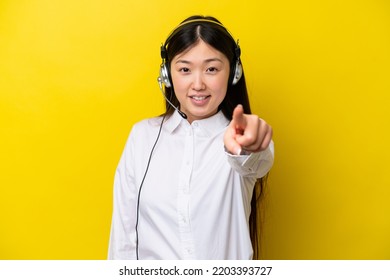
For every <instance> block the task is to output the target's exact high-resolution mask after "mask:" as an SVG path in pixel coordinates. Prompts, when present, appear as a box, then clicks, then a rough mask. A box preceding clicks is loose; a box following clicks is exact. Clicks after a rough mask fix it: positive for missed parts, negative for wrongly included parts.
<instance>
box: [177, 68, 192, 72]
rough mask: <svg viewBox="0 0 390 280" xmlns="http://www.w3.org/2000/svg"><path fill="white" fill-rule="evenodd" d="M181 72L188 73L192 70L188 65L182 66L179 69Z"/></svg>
mask: <svg viewBox="0 0 390 280" xmlns="http://www.w3.org/2000/svg"><path fill="white" fill-rule="evenodd" d="M179 72H183V73H188V72H190V69H189V68H187V67H182V68H180V69H179Z"/></svg>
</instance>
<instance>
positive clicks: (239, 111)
mask: <svg viewBox="0 0 390 280" xmlns="http://www.w3.org/2000/svg"><path fill="white" fill-rule="evenodd" d="M232 122H233V124H234V128H235V129H236V132H237V133H238V134H243V133H244V130H245V128H246V126H247V122H246V119H245V116H244V108H243V107H242V105H241V104H239V105H237V106H236V108H234V111H233V116H232Z"/></svg>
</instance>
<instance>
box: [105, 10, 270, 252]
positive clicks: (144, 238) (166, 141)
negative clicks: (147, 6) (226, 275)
mask: <svg viewBox="0 0 390 280" xmlns="http://www.w3.org/2000/svg"><path fill="white" fill-rule="evenodd" d="M161 56H162V59H163V63H162V65H161V69H160V76H159V79H158V80H159V83H160V88H161V90H162V91H163V94H164V95H165V98H166V108H167V110H166V112H165V114H163V115H162V116H160V117H157V118H151V119H147V120H144V121H141V122H139V123H137V124H135V125H134V126H133V129H132V131H131V133H130V136H129V139H128V141H127V143H126V147H125V149H124V152H123V154H122V157H121V160H120V162H119V165H118V168H117V171H116V174H115V181H114V210H113V218H112V228H111V237H110V246H109V258H110V259H252V258H253V248H252V242H251V236H252V234H251V233H256V230H257V227H256V226H255V227H253V226H252V227H251V229H252V230H250V226H249V219H250V215H251V208H252V207H255V205H254V204H253V203H254V202H256V198H257V197H256V195H253V193H254V186H255V183H256V182H257V180H258V178H262V177H264V176H265V175H266V174H267V173H268V171H269V170H270V168H271V166H272V164H273V142H272V140H271V138H272V128H271V127H270V126H269V125H268V124H267V123H266V122H265V121H264V120H262V119H260V118H259V117H258V116H256V115H252V114H251V111H250V106H249V100H248V94H247V89H246V84H245V77H244V74H243V70H242V65H241V60H240V48H239V46H238V43H236V42H235V40H234V39H233V37H232V36H231V34H230V33H229V32H228V31H227V29H226V28H225V27H224V26H223V25H222V24H221V23H220V22H219V21H218V20H216V19H215V18H213V17H203V16H193V17H190V18H187V19H186V20H185V21H183V22H182V23H181V24H180V25H179V26H178V27H177V28H175V30H174V31H173V32H172V33H171V34H170V36H169V37H168V38H167V40H166V42H165V44H164V45H163V46H162V48H161ZM251 201H252V204H253V205H252V206H251ZM256 212H257V211H256V210H255V209H254V210H252V216H253V214H255V213H256ZM254 242H255V243H254V245H255V247H256V248H257V245H256V244H257V243H256V240H254ZM255 252H256V250H255Z"/></svg>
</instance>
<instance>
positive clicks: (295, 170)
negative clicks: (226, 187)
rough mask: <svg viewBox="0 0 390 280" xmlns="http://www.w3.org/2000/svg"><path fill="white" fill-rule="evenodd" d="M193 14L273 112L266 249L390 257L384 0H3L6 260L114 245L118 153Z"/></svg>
mask: <svg viewBox="0 0 390 280" xmlns="http://www.w3.org/2000/svg"><path fill="white" fill-rule="evenodd" d="M192 14H207V15H214V16H216V17H218V18H219V19H220V20H221V21H222V22H223V23H224V24H225V25H226V26H227V27H228V29H229V30H230V31H231V33H232V34H233V35H234V37H236V38H238V39H240V45H241V49H242V60H243V64H244V68H245V71H246V76H247V81H248V86H249V90H250V97H251V100H252V106H253V109H254V111H255V112H256V113H257V114H259V115H260V116H261V117H263V118H264V119H266V120H267V121H268V122H269V123H270V124H272V126H273V127H274V131H275V135H274V140H275V145H276V161H275V166H274V168H273V169H272V172H271V175H270V181H269V188H268V191H267V199H266V212H265V217H266V221H265V225H264V231H263V235H264V240H263V241H264V245H263V258H265V259H390V188H389V187H390V176H389V171H390V170H389V166H390V165H389V158H390V152H389V150H390V149H389V145H390V133H389V126H390V113H389V107H390V106H389V105H390V78H389V77H390V75H389V74H390V71H389V65H390V56H389V54H390V51H389V50H390V7H389V2H388V1H386V0H344V1H340V0H327V1H326V0H322V1H311V0H306V1H305V0H297V1H288V0H279V1H257V0H253V1H245V0H243V1H239V2H237V1H233V0H229V1H222V2H221V1H196V2H194V1H191V2H187V1H183V0H173V1H157V0H155V1H128V0H122V1H120V0H111V1H102V0H96V1H87V0H57V1H50V0H35V1H33V0H25V1H23V0H19V1H14V0H12V1H11V0H3V1H1V2H0V157H1V160H0V174H1V175H0V259H105V258H106V253H107V245H108V237H109V229H110V222H111V221H110V220H111V209H112V182H113V176H114V171H115V168H116V165H117V163H118V160H119V157H120V154H121V152H122V149H123V146H124V143H125V141H126V138H127V136H128V133H129V131H130V129H131V126H132V124H133V123H134V122H136V121H139V120H141V119H143V118H146V117H151V116H155V115H158V114H160V113H162V112H163V99H162V96H161V93H160V92H159V89H158V85H157V82H156V77H157V74H158V68H159V64H160V61H161V59H160V56H159V47H160V44H161V43H162V42H163V41H164V40H165V38H166V36H167V35H168V33H169V32H170V31H171V30H172V29H173V27H175V26H176V25H177V24H178V23H179V22H180V21H181V20H183V19H184V18H185V17H187V16H189V15H192ZM167 160H168V159H167Z"/></svg>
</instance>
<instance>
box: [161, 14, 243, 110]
mask: <svg viewBox="0 0 390 280" xmlns="http://www.w3.org/2000/svg"><path fill="white" fill-rule="evenodd" d="M194 23H195V24H196V23H210V24H214V25H217V26H220V27H222V29H223V30H225V31H226V33H227V34H228V35H229V37H230V38H231V39H232V41H233V42H234V43H235V50H234V53H235V59H236V61H235V63H233V64H232V66H231V70H230V76H229V83H230V84H232V85H236V84H237V83H238V81H239V80H240V79H241V76H242V65H241V60H240V56H241V49H240V46H239V45H238V40H237V42H236V41H235V40H234V38H233V36H232V35H231V33H230V32H229V31H228V30H227V29H226V27H225V26H223V25H222V24H221V23H219V22H217V21H214V20H210V19H193V20H187V21H185V22H183V23H181V24H180V25H178V26H177V27H176V28H175V29H174V30H173V31H172V32H171V33H170V35H169V36H168V38H167V39H166V40H165V43H164V44H163V45H162V46H161V50H160V55H161V59H162V63H161V65H160V75H159V76H158V78H157V81H158V83H159V86H160V90H161V92H162V93H163V95H164V98H165V99H166V100H167V101H168V103H169V104H170V105H171V106H172V107H173V108H174V109H176V110H177V111H178V112H179V114H180V115H182V114H181V113H182V112H181V111H180V110H178V109H177V108H176V107H175V106H173V104H172V103H171V102H170V101H169V100H168V98H167V97H166V96H165V94H164V92H163V90H162V85H164V86H165V87H166V88H170V87H172V82H171V78H170V71H169V63H168V61H167V60H168V55H167V46H168V45H169V42H170V41H171V38H172V37H173V36H174V35H175V34H177V33H178V32H179V31H180V30H181V29H182V28H183V27H184V26H187V25H189V24H194ZM182 117H184V116H183V115H182Z"/></svg>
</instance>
